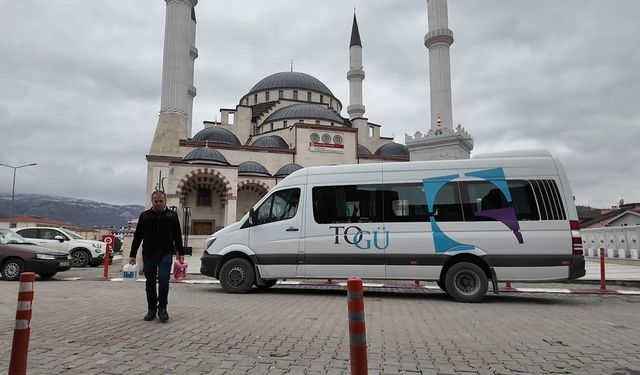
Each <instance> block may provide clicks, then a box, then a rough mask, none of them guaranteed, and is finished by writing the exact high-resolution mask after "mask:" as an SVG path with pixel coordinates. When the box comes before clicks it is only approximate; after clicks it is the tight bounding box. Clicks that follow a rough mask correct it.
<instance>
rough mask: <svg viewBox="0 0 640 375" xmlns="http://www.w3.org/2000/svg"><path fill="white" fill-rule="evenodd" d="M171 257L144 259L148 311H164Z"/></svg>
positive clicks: (168, 255) (167, 293) (167, 294)
mask: <svg viewBox="0 0 640 375" xmlns="http://www.w3.org/2000/svg"><path fill="white" fill-rule="evenodd" d="M172 263H173V255H171V254H167V255H163V256H161V257H145V258H144V277H145V278H146V279H147V281H146V290H147V305H148V306H149V310H155V309H166V308H167V297H168V296H169V278H170V277H171V264H172ZM156 279H157V280H158V292H157V293H156Z"/></svg>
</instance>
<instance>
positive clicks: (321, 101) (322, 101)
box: [320, 95, 324, 103]
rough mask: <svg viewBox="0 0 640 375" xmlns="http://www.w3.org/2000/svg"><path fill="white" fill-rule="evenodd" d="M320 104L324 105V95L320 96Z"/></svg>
mask: <svg viewBox="0 0 640 375" xmlns="http://www.w3.org/2000/svg"><path fill="white" fill-rule="evenodd" d="M320 103H324V95H320Z"/></svg>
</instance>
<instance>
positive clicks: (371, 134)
mask: <svg viewBox="0 0 640 375" xmlns="http://www.w3.org/2000/svg"><path fill="white" fill-rule="evenodd" d="M369 137H373V126H369Z"/></svg>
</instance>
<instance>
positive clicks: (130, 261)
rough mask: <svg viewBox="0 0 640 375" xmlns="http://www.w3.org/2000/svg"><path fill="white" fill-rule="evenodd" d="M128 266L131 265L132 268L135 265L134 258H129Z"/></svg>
mask: <svg viewBox="0 0 640 375" xmlns="http://www.w3.org/2000/svg"><path fill="white" fill-rule="evenodd" d="M129 264H130V265H132V266H133V265H135V264H136V258H135V257H131V258H129Z"/></svg>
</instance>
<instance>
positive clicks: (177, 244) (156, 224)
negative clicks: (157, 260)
mask: <svg viewBox="0 0 640 375" xmlns="http://www.w3.org/2000/svg"><path fill="white" fill-rule="evenodd" d="M140 242H142V256H143V257H159V256H162V255H167V254H174V253H175V252H176V250H177V251H178V252H179V253H182V232H181V231H180V221H179V220H178V214H176V213H175V212H173V211H171V210H170V209H168V208H165V209H164V210H163V211H162V212H160V213H156V212H155V211H153V209H148V210H146V211H143V212H142V213H141V214H140V218H138V224H137V225H136V231H135V233H134V234H133V243H132V244H131V253H130V255H129V256H130V257H132V258H135V256H136V255H137V254H138V247H140Z"/></svg>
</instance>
